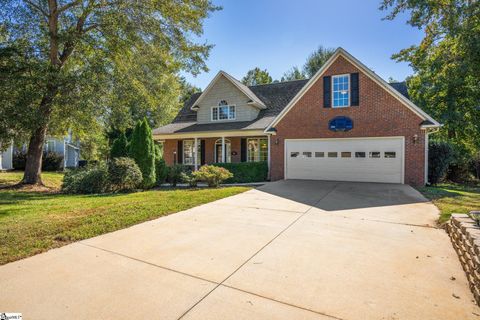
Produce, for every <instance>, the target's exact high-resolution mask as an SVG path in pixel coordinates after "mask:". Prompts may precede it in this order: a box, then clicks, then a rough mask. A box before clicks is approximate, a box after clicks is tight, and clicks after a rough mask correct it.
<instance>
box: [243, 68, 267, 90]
mask: <svg viewBox="0 0 480 320" xmlns="http://www.w3.org/2000/svg"><path fill="white" fill-rule="evenodd" d="M242 83H243V84H244V85H247V86H256V85H259V84H268V83H272V77H271V76H270V74H269V73H268V71H267V69H265V70H262V69H260V68H259V67H256V68H254V69H251V70H248V72H247V74H246V76H245V77H243V79H242Z"/></svg>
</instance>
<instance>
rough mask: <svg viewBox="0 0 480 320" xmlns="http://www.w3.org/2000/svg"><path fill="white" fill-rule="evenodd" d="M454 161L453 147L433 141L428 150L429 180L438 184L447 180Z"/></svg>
mask: <svg viewBox="0 0 480 320" xmlns="http://www.w3.org/2000/svg"><path fill="white" fill-rule="evenodd" d="M453 160H454V150H453V147H452V146H451V145H450V144H449V143H447V142H441V141H431V142H430V144H429V149H428V180H429V182H430V183H431V184H434V185H435V184H437V183H438V182H440V181H442V179H444V178H445V175H446V173H447V170H448V167H449V165H450V164H451V163H452V161H453Z"/></svg>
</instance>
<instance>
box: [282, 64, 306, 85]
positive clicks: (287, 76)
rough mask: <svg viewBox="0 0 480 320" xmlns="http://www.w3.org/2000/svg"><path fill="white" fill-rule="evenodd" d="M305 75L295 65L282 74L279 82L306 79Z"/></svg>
mask: <svg viewBox="0 0 480 320" xmlns="http://www.w3.org/2000/svg"><path fill="white" fill-rule="evenodd" d="M306 78H307V77H306V76H305V74H304V73H303V71H301V70H300V69H299V68H298V67H297V66H295V67H293V68H292V69H290V70H288V71H287V72H285V73H284V74H283V76H282V79H281V80H280V81H281V82H284V81H293V80H301V79H306Z"/></svg>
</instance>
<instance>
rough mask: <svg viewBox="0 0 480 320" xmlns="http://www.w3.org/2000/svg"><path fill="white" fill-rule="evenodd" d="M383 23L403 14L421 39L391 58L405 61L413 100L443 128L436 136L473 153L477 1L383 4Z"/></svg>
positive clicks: (478, 66)
mask: <svg viewBox="0 0 480 320" xmlns="http://www.w3.org/2000/svg"><path fill="white" fill-rule="evenodd" d="M380 8H381V9H382V10H389V14H388V15H387V17H386V19H389V20H392V19H395V18H396V17H397V16H398V15H399V14H401V13H403V12H408V13H409V14H410V19H409V20H408V23H409V24H410V25H412V26H413V27H416V28H420V29H423V30H424V32H425V36H424V38H423V39H422V41H421V43H420V44H419V45H413V46H411V47H409V48H406V49H404V50H402V51H400V52H399V53H398V54H395V55H394V56H393V58H394V59H396V60H397V61H407V62H409V63H410V65H411V66H412V68H413V70H414V72H415V74H414V75H413V76H412V77H410V79H409V80H408V84H409V94H410V96H411V97H412V99H413V100H414V101H415V102H416V103H417V104H418V105H419V106H420V107H422V108H423V109H424V110H426V111H427V112H429V113H430V114H431V115H432V116H433V117H434V118H436V119H437V120H439V121H440V122H441V123H443V124H444V126H443V128H442V129H441V131H440V134H437V135H436V136H437V137H441V138H443V139H449V140H452V141H454V142H456V144H457V145H460V146H463V147H464V148H465V149H466V150H470V151H471V152H472V153H473V152H475V149H476V150H478V149H479V148H480V125H479V123H480V110H479V105H480V103H479V101H480V85H479V83H480V54H479V52H480V2H479V1H467V0H463V1H461V0H460V1H456V0H447V1H427V0H384V1H383V2H382V5H381V7H380Z"/></svg>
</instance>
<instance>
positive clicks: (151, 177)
mask: <svg viewBox="0 0 480 320" xmlns="http://www.w3.org/2000/svg"><path fill="white" fill-rule="evenodd" d="M129 156H130V157H131V158H133V159H134V160H135V162H136V163H137V165H138V167H139V168H140V171H141V172H142V176H143V183H142V184H143V187H144V188H150V187H152V186H153V185H154V184H155V180H156V176H155V147H154V143H153V139H152V129H150V126H149V125H148V122H147V119H146V118H144V119H143V121H138V122H137V125H136V126H135V129H133V133H132V138H131V141H130V147H129Z"/></svg>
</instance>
